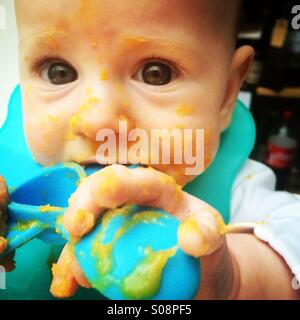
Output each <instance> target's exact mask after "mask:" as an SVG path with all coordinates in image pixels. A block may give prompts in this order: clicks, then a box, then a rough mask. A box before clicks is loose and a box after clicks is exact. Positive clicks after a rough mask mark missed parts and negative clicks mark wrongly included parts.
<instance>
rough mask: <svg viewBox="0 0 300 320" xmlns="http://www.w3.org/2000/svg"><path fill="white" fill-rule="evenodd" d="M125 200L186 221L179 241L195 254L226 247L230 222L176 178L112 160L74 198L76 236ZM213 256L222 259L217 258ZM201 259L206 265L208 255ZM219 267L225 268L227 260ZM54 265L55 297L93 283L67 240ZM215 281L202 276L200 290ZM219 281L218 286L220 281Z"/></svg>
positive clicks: (70, 214) (71, 215)
mask: <svg viewBox="0 0 300 320" xmlns="http://www.w3.org/2000/svg"><path fill="white" fill-rule="evenodd" d="M124 204H137V205H142V206H149V207H155V208H160V209H162V210H165V211H167V212H169V213H171V214H173V215H175V216H176V217H177V218H178V219H179V220H180V221H182V223H181V225H180V227H179V230H178V243H179V246H180V247H181V248H182V250H183V251H185V252H186V253H187V254H189V255H192V256H194V257H204V256H208V255H212V254H213V253H217V252H222V255H223V254H224V252H223V250H218V249H220V248H221V247H222V248H225V247H226V246H224V244H225V241H224V240H225V236H224V235H225V232H226V226H225V224H224V222H223V220H222V218H221V216H220V215H219V213H218V212H217V211H216V210H215V209H214V208H212V207H211V206H209V205H208V204H207V203H205V202H203V201H201V200H199V199H197V198H195V197H193V196H191V195H189V194H188V193H186V192H184V191H182V190H181V188H180V187H179V186H178V185H177V184H176V182H175V180H174V179H173V178H171V177H169V176H167V175H165V174H163V173H161V172H159V171H156V170H154V169H152V168H136V169H129V168H127V167H125V166H122V165H112V166H109V167H106V168H104V169H103V170H101V171H99V172H97V173H95V174H93V175H91V176H90V177H88V178H86V179H85V180H84V181H83V182H82V183H81V184H80V186H79V187H78V189H77V191H76V192H75V193H74V194H73V195H72V196H71V198H70V201H69V208H68V210H67V211H66V213H65V215H64V226H65V228H66V229H67V230H68V232H69V233H70V235H71V236H72V237H75V238H80V237H82V236H83V235H84V234H86V233H88V232H89V231H91V230H92V229H93V227H94V224H95V222H96V220H97V218H98V217H99V215H100V214H101V212H102V211H103V210H105V209H108V208H110V209H111V208H116V207H118V206H121V205H124ZM214 255H215V254H214ZM212 256H213V255H212ZM217 256H218V254H217ZM214 260H218V259H216V257H215V258H214ZM201 261H202V266H204V270H205V259H204V258H203V259H202V260H201ZM219 265H220V264H219ZM212 266H214V264H213V263H212ZM221 269H222V270H221V271H222V272H223V271H224V266H223V265H221ZM52 270H53V282H52V285H51V293H52V294H53V295H54V296H56V297H60V298H62V297H69V296H71V295H73V294H74V293H75V292H76V290H77V287H78V284H79V285H81V286H83V287H90V285H89V283H88V281H87V279H86V278H85V276H84V275H83V273H82V271H81V270H80V267H79V265H78V263H77V261H76V259H75V256H74V255H73V253H72V251H71V248H70V246H69V245H67V246H66V247H65V248H64V250H63V252H62V255H61V257H60V259H59V261H58V263H57V264H56V265H54V266H53V269H52ZM214 271H215V273H214V274H219V273H218V270H214ZM224 276H225V274H224ZM202 278H203V275H202ZM205 281H207V283H205ZM211 285H212V280H211V279H205V278H204V279H203V280H202V283H201V292H202V291H203V290H202V288H203V289H204V288H206V289H207V288H209V287H210V289H209V290H214V288H211ZM215 285H216V286H218V284H217V283H215ZM216 290H217V289H216ZM201 292H199V294H200V295H201V294H202V293H201Z"/></svg>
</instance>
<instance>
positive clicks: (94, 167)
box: [83, 162, 148, 176]
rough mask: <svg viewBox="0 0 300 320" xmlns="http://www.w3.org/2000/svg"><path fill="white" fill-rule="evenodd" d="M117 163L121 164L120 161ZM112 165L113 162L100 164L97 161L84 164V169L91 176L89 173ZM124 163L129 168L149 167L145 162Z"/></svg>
mask: <svg viewBox="0 0 300 320" xmlns="http://www.w3.org/2000/svg"><path fill="white" fill-rule="evenodd" d="M115 164H119V163H115ZM110 165H112V163H111V164H105V165H104V164H99V163H97V162H96V163H89V164H86V165H83V166H84V170H85V172H86V174H87V175H88V176H89V175H91V174H93V173H95V172H97V171H99V170H102V169H104V168H105V167H108V166H110ZM122 165H124V166H126V167H128V168H137V167H144V168H147V167H148V165H145V164H130V163H128V164H122Z"/></svg>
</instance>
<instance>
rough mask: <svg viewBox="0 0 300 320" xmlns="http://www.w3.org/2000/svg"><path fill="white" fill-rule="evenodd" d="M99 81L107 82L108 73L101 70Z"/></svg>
mask: <svg viewBox="0 0 300 320" xmlns="http://www.w3.org/2000/svg"><path fill="white" fill-rule="evenodd" d="M99 79H100V80H101V81H107V80H108V73H107V71H106V70H105V69H102V70H101V71H100V74H99Z"/></svg>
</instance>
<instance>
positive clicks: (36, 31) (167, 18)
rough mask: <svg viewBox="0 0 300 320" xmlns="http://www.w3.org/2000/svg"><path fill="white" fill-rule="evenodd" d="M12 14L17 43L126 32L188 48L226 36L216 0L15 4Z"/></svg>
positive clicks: (27, 0)
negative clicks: (176, 43) (15, 19)
mask: <svg viewBox="0 0 300 320" xmlns="http://www.w3.org/2000/svg"><path fill="white" fill-rule="evenodd" d="M229 1H230V2H236V1H237V0H229ZM217 3H218V4H219V5H216V4H217ZM227 7H228V6H227ZM16 12H17V20H18V26H19V34H20V40H21V43H22V42H25V43H26V42H27V39H28V38H31V37H33V36H34V37H35V38H36V39H37V40H38V41H39V42H40V45H41V46H43V45H44V40H45V41H48V40H49V36H50V38H51V40H52V38H57V39H58V41H62V42H63V41H66V42H67V41H68V42H71V43H73V42H76V41H79V40H81V39H82V38H89V39H92V40H91V41H93V39H98V40H99V39H101V41H105V39H107V40H108V41H109V40H111V39H114V40H115V38H116V36H118V37H120V36H121V38H122V37H123V34H124V33H126V34H128V35H129V36H130V34H131V35H132V37H134V36H137V37H139V35H143V36H146V38H147V36H148V37H149V38H151V39H153V38H155V37H156V38H157V40H161V41H165V42H169V43H172V42H178V44H179V45H181V46H183V45H187V46H189V47H192V46H193V43H196V42H201V41H202V42H203V41H204V42H206V45H207V46H208V45H209V42H207V41H209V40H211V39H215V40H214V42H216V41H217V39H218V38H219V39H225V38H228V34H227V35H226V36H225V29H226V27H225V26H224V25H222V27H220V26H218V25H219V23H220V22H219V21H220V19H219V18H220V17H219V16H220V13H221V12H222V11H221V10H220V1H219V0H211V1H206V0H205V1H204V0H185V1H182V0H157V1H152V0H139V1H136V0H122V1H119V0H64V1H61V0H52V1H49V0H39V1H32V0H16ZM29 13H30V14H29ZM223 24H226V23H225V20H224V19H223ZM67 38H68V39H67ZM184 38H186V40H187V41H185V42H184V41H183V42H182V41H181V40H183V39H184ZM30 40H31V39H30ZM173 40H175V41H173ZM176 40H179V41H176ZM188 40H190V41H188ZM142 42H143V41H139V44H140V45H141V44H142ZM212 42H213V41H212ZM143 44H144V45H145V44H146V43H145V42H144V43H143ZM54 47H55V46H54Z"/></svg>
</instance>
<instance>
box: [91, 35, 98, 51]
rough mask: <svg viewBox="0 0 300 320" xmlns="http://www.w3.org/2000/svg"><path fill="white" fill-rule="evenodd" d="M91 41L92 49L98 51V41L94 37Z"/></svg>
mask: <svg viewBox="0 0 300 320" xmlns="http://www.w3.org/2000/svg"><path fill="white" fill-rule="evenodd" d="M90 41H91V46H92V48H94V49H97V48H98V41H97V39H96V38H94V37H92V38H91V40H90Z"/></svg>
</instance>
